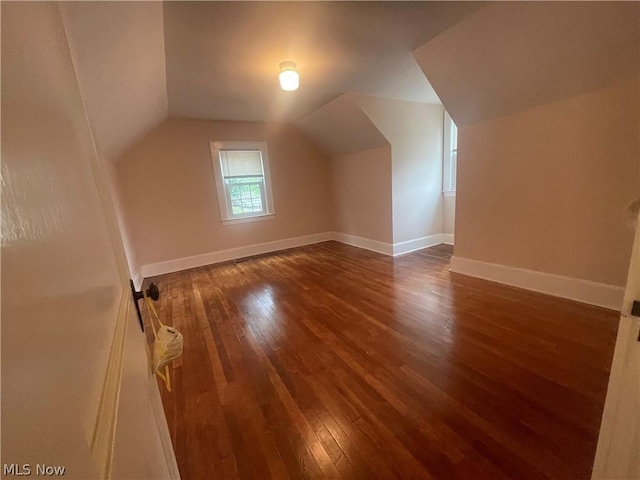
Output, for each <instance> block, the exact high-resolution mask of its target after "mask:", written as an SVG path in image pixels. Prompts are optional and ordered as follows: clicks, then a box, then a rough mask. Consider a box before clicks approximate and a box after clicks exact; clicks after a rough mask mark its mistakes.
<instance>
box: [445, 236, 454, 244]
mask: <svg viewBox="0 0 640 480" xmlns="http://www.w3.org/2000/svg"><path fill="white" fill-rule="evenodd" d="M453 239H454V235H453V233H443V234H442V243H445V244H447V245H453Z"/></svg>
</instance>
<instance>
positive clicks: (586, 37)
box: [414, 2, 640, 126]
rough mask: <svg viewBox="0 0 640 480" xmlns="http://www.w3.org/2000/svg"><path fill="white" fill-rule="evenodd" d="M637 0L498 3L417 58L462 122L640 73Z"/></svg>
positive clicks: (456, 27) (454, 28) (434, 41)
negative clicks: (617, 0) (616, 0)
mask: <svg viewBox="0 0 640 480" xmlns="http://www.w3.org/2000/svg"><path fill="white" fill-rule="evenodd" d="M639 22H640V3H638V2H499V3H496V4H493V5H490V6H488V7H487V8H483V9H480V10H478V11H476V12H474V13H473V14H472V15H469V16H468V17H467V18H465V19H463V20H462V21H461V22H460V23H458V24H456V25H454V26H452V27H451V28H450V29H448V30H447V31H445V32H443V33H441V34H440V35H438V36H437V37H435V38H433V39H432V40H430V41H429V42H427V43H426V44H425V45H423V46H422V47H419V48H418V49H417V50H416V51H415V52H414V56H415V58H416V60H417V61H418V63H419V64H420V67H421V68H422V69H423V71H424V72H425V74H426V76H427V78H428V79H429V81H430V82H431V84H432V85H433V87H434V88H435V90H436V91H437V92H438V96H439V97H440V99H441V100H442V103H443V104H444V106H445V108H446V109H447V110H448V111H449V113H450V114H451V117H452V118H453V120H454V121H455V122H456V123H457V124H458V125H459V126H461V125H467V124H470V123H475V122H479V121H482V120H486V119H490V118H495V117H498V116H501V115H505V114H509V113H514V112H517V111H519V110H523V109H525V108H529V107H532V106H536V105H541V104H544V103H548V102H551V101H554V100H559V99H562V98H566V97H570V96H573V95H577V94H580V93H586V92H589V91H593V90H596V89H598V88H602V87H605V86H607V85H609V84H612V83H614V82H616V81H618V80H620V79H623V78H625V77H629V76H632V75H636V76H637V75H638V69H639V61H640V50H639V49H640V38H639V36H640V24H639Z"/></svg>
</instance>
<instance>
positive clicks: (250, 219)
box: [222, 213, 276, 225]
mask: <svg viewBox="0 0 640 480" xmlns="http://www.w3.org/2000/svg"><path fill="white" fill-rule="evenodd" d="M274 218H276V214H275V213H265V214H262V215H253V216H252V217H238V218H229V219H228V220H222V224H223V225H233V224H235V223H250V222H260V221H262V220H272V219H274Z"/></svg>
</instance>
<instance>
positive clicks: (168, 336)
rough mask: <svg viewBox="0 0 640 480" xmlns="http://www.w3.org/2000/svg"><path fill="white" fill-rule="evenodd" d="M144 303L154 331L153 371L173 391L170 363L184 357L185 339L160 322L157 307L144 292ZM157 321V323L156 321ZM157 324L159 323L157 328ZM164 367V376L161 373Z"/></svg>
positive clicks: (176, 331)
mask: <svg viewBox="0 0 640 480" xmlns="http://www.w3.org/2000/svg"><path fill="white" fill-rule="evenodd" d="M144 301H145V302H146V303H147V309H148V311H149V313H150V316H151V328H152V329H153V336H154V339H155V341H154V342H153V357H152V359H151V369H152V371H153V373H155V374H157V375H158V376H159V377H160V378H162V380H163V381H164V383H165V385H166V386H167V390H169V391H171V377H170V376H169V363H171V361H172V360H175V359H176V358H178V357H179V356H180V355H182V348H183V345H184V339H183V337H182V334H181V333H180V332H179V331H178V330H177V329H175V328H174V327H170V326H168V325H164V324H163V323H162V322H161V321H160V317H159V316H158V312H157V311H156V307H155V306H154V305H153V302H152V301H151V299H150V298H149V297H148V296H147V294H146V292H144ZM154 320H155V321H154ZM155 322H158V328H156V324H155ZM163 367H164V374H163V373H161V370H162V368H163Z"/></svg>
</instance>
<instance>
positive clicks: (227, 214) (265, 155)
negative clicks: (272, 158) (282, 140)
mask: <svg viewBox="0 0 640 480" xmlns="http://www.w3.org/2000/svg"><path fill="white" fill-rule="evenodd" d="M209 148H210V150H211V163H212V165H213V173H214V177H215V184H216V192H217V194H218V207H219V208H220V220H221V222H222V224H223V225H232V224H235V223H247V222H257V221H260V220H269V219H272V218H275V216H276V211H275V208H274V204H273V192H272V190H271V168H270V166H269V151H268V149H267V142H226V141H212V142H209ZM220 150H241V151H242V150H256V151H260V154H261V157H262V172H263V178H264V191H263V192H262V197H263V198H262V201H263V205H265V210H264V212H260V213H258V214H247V213H245V214H241V215H237V214H236V215H234V214H233V213H232V209H231V196H230V195H231V194H230V191H229V189H227V188H226V184H225V181H224V175H223V174H222V165H221V163H220Z"/></svg>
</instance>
